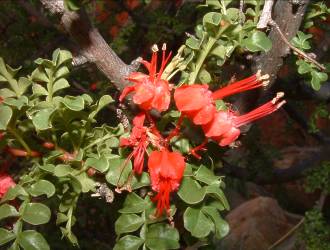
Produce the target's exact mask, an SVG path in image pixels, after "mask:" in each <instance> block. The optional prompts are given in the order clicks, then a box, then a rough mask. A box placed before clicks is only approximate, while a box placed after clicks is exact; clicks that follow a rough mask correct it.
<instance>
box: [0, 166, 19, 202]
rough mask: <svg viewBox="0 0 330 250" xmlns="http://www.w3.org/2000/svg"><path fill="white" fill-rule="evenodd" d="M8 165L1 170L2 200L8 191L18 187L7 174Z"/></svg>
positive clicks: (0, 196)
mask: <svg viewBox="0 0 330 250" xmlns="http://www.w3.org/2000/svg"><path fill="white" fill-rule="evenodd" d="M7 168H8V164H7V162H4V163H3V165H2V166H1V169H0V199H1V198H2V197H4V196H5V194H6V193H7V191H8V190H9V189H10V188H11V187H14V186H15V185H16V183H15V182H14V180H13V178H11V176H10V175H8V174H7Z"/></svg>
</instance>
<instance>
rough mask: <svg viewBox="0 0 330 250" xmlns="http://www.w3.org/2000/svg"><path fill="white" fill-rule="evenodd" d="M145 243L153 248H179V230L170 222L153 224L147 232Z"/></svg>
mask: <svg viewBox="0 0 330 250" xmlns="http://www.w3.org/2000/svg"><path fill="white" fill-rule="evenodd" d="M145 245H146V246H147V247H148V248H149V249H151V250H163V249H164V250H165V249H178V248H179V247H180V244H179V233H178V230H177V229H176V228H175V227H171V226H170V225H168V224H163V223H157V224H152V225H151V226H150V227H149V228H148V230H147V232H146V241H145Z"/></svg>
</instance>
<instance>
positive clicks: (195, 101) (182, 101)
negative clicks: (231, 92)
mask: <svg viewBox="0 0 330 250" xmlns="http://www.w3.org/2000/svg"><path fill="white" fill-rule="evenodd" d="M208 88H209V86H208V85H198V84H194V85H185V86H182V87H179V88H177V89H176V90H175V92H174V100H175V104H176V106H177V108H178V110H179V111H180V112H182V114H183V115H186V116H187V117H189V118H190V119H192V121H193V122H194V123H195V124H197V125H202V124H206V123H208V122H210V121H211V120H212V119H213V116H214V113H215V112H216V109H215V105H214V101H213V99H212V92H211V91H210V90H208Z"/></svg>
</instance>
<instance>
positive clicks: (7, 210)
mask: <svg viewBox="0 0 330 250" xmlns="http://www.w3.org/2000/svg"><path fill="white" fill-rule="evenodd" d="M18 215H19V214H18V212H17V210H16V208H15V207H14V206H11V205H9V204H3V205H2V206H1V207H0V220H2V219H4V218H8V217H16V216H18Z"/></svg>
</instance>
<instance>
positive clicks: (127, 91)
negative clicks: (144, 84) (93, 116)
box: [119, 86, 135, 102]
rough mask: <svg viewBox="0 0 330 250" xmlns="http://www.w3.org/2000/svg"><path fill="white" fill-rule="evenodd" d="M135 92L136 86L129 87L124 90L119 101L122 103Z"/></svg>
mask: <svg viewBox="0 0 330 250" xmlns="http://www.w3.org/2000/svg"><path fill="white" fill-rule="evenodd" d="M134 90H135V86H127V87H125V88H124V89H123V92H121V95H120V96H119V101H120V102H122V101H123V100H124V98H125V97H126V96H127V95H128V94H129V93H130V92H132V91H134Z"/></svg>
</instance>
